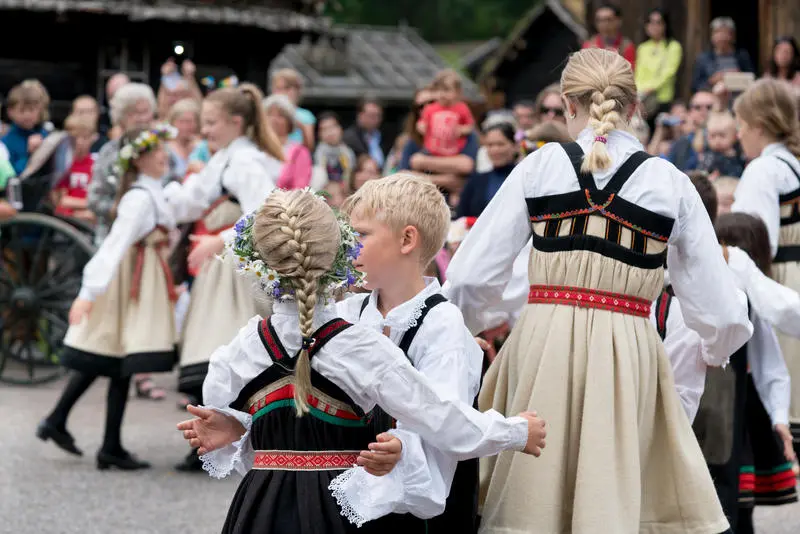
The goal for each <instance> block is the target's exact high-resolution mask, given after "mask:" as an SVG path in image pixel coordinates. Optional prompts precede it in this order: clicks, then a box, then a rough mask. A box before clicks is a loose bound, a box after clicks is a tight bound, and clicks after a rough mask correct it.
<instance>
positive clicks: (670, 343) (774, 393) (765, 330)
mask: <svg viewBox="0 0 800 534" xmlns="http://www.w3.org/2000/svg"><path fill="white" fill-rule="evenodd" d="M728 265H729V266H730V267H731V271H732V272H733V273H734V276H735V279H736V282H737V284H739V287H742V288H744V289H745V290H746V293H747V297H748V298H749V299H750V307H751V314H750V320H751V321H752V323H753V336H752V337H751V338H750V340H749V341H748V342H747V358H748V363H749V365H750V372H751V373H752V376H753V383H754V384H755V387H756V390H757V391H758V396H759V398H760V399H761V402H762V403H763V404H764V408H765V409H766V410H767V413H768V414H769V416H770V419H771V420H772V424H773V425H776V424H778V423H783V424H788V421H789V395H790V382H789V371H788V369H787V368H786V363H785V361H784V359H783V354H782V353H781V349H780V345H779V344H778V338H777V337H776V336H775V332H774V331H773V329H772V324H771V322H770V320H768V319H766V318H764V317H762V316H760V313H761V312H762V311H765V312H766V313H768V314H770V315H771V316H773V317H777V313H779V311H780V310H781V309H784V306H783V303H787V302H789V301H790V299H789V298H786V296H785V293H786V292H787V291H788V292H791V293H794V297H795V298H798V297H797V293H795V292H794V291H792V290H790V289H788V288H785V287H784V286H781V285H780V284H778V283H776V282H774V281H772V280H770V279H769V278H767V277H766V276H765V275H764V274H763V273H762V272H761V271H760V270H759V269H758V267H756V265H755V263H753V260H752V259H750V256H748V255H747V253H746V252H744V251H743V250H741V249H739V248H736V247H728ZM767 282H768V283H767ZM739 295H740V296H741V297H742V298H744V295H743V294H742V293H739ZM773 302H777V305H774V304H773ZM795 302H796V304H797V306H796V308H795V309H792V310H791V312H792V313H793V314H794V316H795V317H798V315H800V303H798V302H797V301H795ZM744 305H745V306H746V305H747V300H745V301H744ZM650 317H651V320H652V321H653V323H654V324H655V321H656V319H655V307H654V309H653V311H652V312H651V316H650ZM796 328H797V326H795V329H796ZM664 350H665V351H666V353H667V356H668V357H669V359H670V362H671V363H672V372H673V375H674V377H675V389H676V391H677V392H678V396H679V397H680V399H681V404H682V405H683V408H684V410H685V411H686V415H687V416H688V417H689V420H690V421H693V420H694V418H695V415H697V409H698V406H699V404H700V397H701V396H702V394H703V390H704V388H705V374H706V361H708V360H709V359H710V358H709V357H708V354H706V352H705V347H704V345H703V342H702V340H701V338H700V336H699V335H698V334H697V333H696V332H695V331H694V330H692V329H691V328H689V327H688V326H687V325H686V323H685V321H684V319H683V314H682V313H681V306H680V299H677V298H674V299H672V303H671V304H670V308H669V315H667V324H666V336H665V338H664Z"/></svg>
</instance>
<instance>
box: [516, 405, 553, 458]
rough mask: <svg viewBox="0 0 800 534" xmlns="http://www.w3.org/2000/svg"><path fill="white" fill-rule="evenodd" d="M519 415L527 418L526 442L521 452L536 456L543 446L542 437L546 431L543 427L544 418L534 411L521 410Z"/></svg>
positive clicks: (540, 452)
mask: <svg viewBox="0 0 800 534" xmlns="http://www.w3.org/2000/svg"><path fill="white" fill-rule="evenodd" d="M519 415H520V417H524V418H525V419H527V420H528V443H527V444H526V445H525V448H524V449H523V450H522V452H524V453H525V454H532V455H534V456H536V457H537V458H538V457H539V456H541V454H542V449H544V447H545V442H544V438H545V436H547V431H546V430H545V429H544V419H541V418H539V417H538V415H537V414H536V412H522V413H521V414H519Z"/></svg>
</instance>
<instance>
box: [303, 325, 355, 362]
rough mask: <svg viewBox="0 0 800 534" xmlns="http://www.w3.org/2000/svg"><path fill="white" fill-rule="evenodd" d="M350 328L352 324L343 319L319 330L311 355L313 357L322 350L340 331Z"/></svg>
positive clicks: (315, 336)
mask: <svg viewBox="0 0 800 534" xmlns="http://www.w3.org/2000/svg"><path fill="white" fill-rule="evenodd" d="M349 326H350V323H348V322H347V321H345V320H343V319H334V320H333V321H331V322H330V323H328V324H327V325H325V326H323V327H322V328H321V329H320V330H317V332H316V334H315V335H314V344H313V345H311V350H310V351H309V354H310V355H311V356H313V355H314V354H316V352H317V351H318V350H319V349H320V348H322V347H323V345H325V343H327V342H328V340H329V339H331V338H332V337H333V336H335V335H336V334H337V333H339V331H341V330H344V329H345V328H347V327H349Z"/></svg>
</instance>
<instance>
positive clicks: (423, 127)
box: [417, 121, 428, 135]
mask: <svg viewBox="0 0 800 534" xmlns="http://www.w3.org/2000/svg"><path fill="white" fill-rule="evenodd" d="M417 131H418V132H419V134H420V135H425V132H426V131H428V125H427V124H425V123H424V122H422V121H419V122H417Z"/></svg>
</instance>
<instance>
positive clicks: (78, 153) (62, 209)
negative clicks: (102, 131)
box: [53, 115, 97, 223]
mask: <svg viewBox="0 0 800 534" xmlns="http://www.w3.org/2000/svg"><path fill="white" fill-rule="evenodd" d="M64 129H65V130H66V131H67V133H68V134H69V137H70V141H71V142H72V150H73V153H72V165H71V166H70V168H69V170H68V171H67V173H66V174H65V175H64V177H63V178H61V180H60V181H59V182H58V183H56V185H55V187H54V189H53V192H54V195H55V197H56V202H55V204H56V210H55V212H56V215H61V216H63V217H74V218H76V219H80V220H82V221H86V222H89V223H93V222H94V220H95V216H94V213H92V211H91V210H90V209H89V204H88V202H87V200H86V197H87V195H88V193H89V182H90V181H91V179H92V165H94V158H93V157H92V153H91V148H92V143H93V142H94V140H95V137H96V134H97V121H96V120H95V119H94V118H92V117H91V116H87V115H70V116H69V117H67V120H66V121H64Z"/></svg>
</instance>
